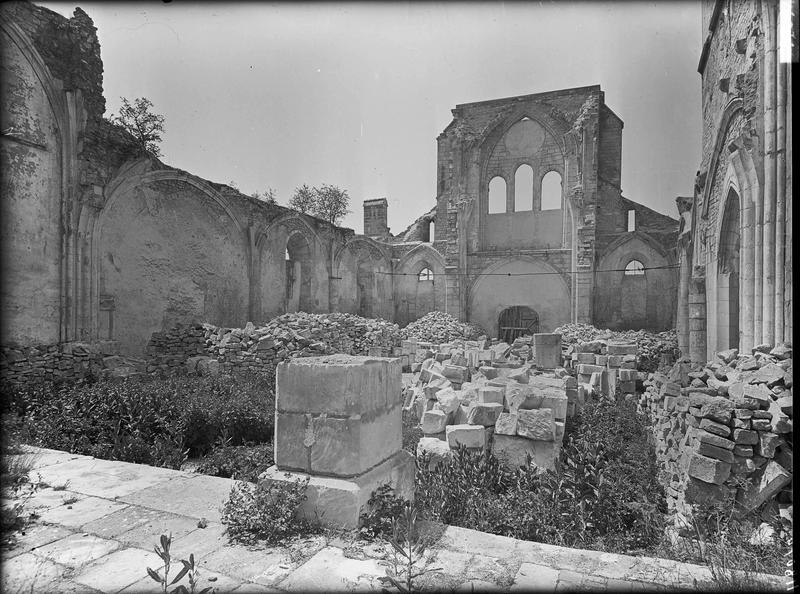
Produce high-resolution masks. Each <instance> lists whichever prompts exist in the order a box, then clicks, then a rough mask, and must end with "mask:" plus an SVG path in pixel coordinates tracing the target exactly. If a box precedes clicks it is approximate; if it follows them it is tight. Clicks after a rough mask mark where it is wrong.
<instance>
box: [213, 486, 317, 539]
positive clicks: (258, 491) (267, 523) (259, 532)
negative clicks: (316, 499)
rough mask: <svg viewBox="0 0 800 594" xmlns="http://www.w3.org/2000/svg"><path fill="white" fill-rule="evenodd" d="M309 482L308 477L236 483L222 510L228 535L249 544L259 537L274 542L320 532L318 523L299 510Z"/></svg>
mask: <svg viewBox="0 0 800 594" xmlns="http://www.w3.org/2000/svg"><path fill="white" fill-rule="evenodd" d="M289 476H290V475H287V478H288V477H289ZM308 482H309V479H308V478H306V479H305V480H300V479H295V480H294V481H286V482H274V481H273V482H266V481H265V482H261V483H259V484H257V485H250V484H247V483H243V484H240V485H234V487H233V488H232V489H231V493H230V497H229V498H228V501H226V502H225V505H224V506H223V509H222V523H223V524H225V525H226V526H227V532H228V536H229V537H230V538H231V540H234V541H236V542H240V543H245V544H253V543H254V542H256V541H259V540H261V541H264V542H266V543H268V544H271V543H276V542H278V541H280V540H281V539H283V538H288V537H291V536H296V535H307V534H311V533H313V532H316V531H317V530H318V529H319V526H318V524H316V523H314V522H310V521H308V520H307V519H305V518H303V517H302V515H300V513H299V510H300V506H301V505H302V504H303V501H305V500H306V489H307V488H308Z"/></svg>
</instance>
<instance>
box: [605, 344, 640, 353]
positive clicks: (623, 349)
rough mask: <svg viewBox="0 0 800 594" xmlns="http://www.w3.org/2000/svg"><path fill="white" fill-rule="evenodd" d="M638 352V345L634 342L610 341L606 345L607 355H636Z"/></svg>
mask: <svg viewBox="0 0 800 594" xmlns="http://www.w3.org/2000/svg"><path fill="white" fill-rule="evenodd" d="M638 352H639V347H637V346H636V345H635V344H615V343H611V344H609V345H608V346H607V353H608V354H609V355H636V354H637V353H638Z"/></svg>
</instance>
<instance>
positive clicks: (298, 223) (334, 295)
mask: <svg viewBox="0 0 800 594" xmlns="http://www.w3.org/2000/svg"><path fill="white" fill-rule="evenodd" d="M2 48H3V60H2V68H3V75H4V78H3V80H4V84H3V87H2V92H3V103H2V113H0V116H1V119H2V145H0V150H1V152H0V159H2V161H1V162H0V163H1V164H2V170H3V187H2V191H3V195H4V197H5V199H4V200H3V204H2V213H1V214H2V225H3V229H2V230H3V239H2V242H3V243H2V253H3V260H2V274H3V279H4V283H3V291H4V293H3V296H2V297H3V298H2V307H3V310H2V322H3V324H2V329H3V330H2V332H3V333H2V336H0V345H3V346H4V347H8V348H9V349H13V350H14V352H15V354H13V355H11V358H12V359H13V361H10V360H6V359H4V360H3V361H2V364H3V365H4V366H6V367H8V366H9V365H14V366H15V369H17V370H21V369H23V368H26V369H27V368H30V369H33V368H35V366H36V365H38V364H40V360H39V358H38V355H36V354H34V356H33V358H29V357H26V356H24V352H27V351H24V352H23V350H20V349H30V348H35V349H38V350H39V351H41V352H43V353H50V352H61V349H62V347H61V345H64V344H68V343H72V342H76V341H77V342H80V343H96V342H97V341H100V340H105V341H108V340H110V341H115V342H117V343H118V345H119V350H120V352H121V353H122V354H123V355H129V356H130V355H133V356H141V355H142V354H143V352H144V348H145V345H146V344H147V342H148V340H149V339H150V336H151V334H152V333H153V332H156V331H164V330H167V329H169V328H171V327H173V326H174V325H175V324H179V323H180V324H186V325H188V324H192V323H199V322H208V323H212V324H216V325H221V326H229V327H236V326H239V327H243V326H245V324H246V322H248V321H252V322H254V323H257V324H260V323H263V322H266V321H267V320H269V319H271V318H272V317H274V316H276V315H278V314H281V313H284V312H286V311H293V310H298V309H303V310H305V311H309V312H327V311H336V310H342V311H347V312H353V313H356V312H358V311H360V310H361V309H362V308H363V304H364V303H374V304H376V305H375V307H373V308H372V309H371V311H370V312H369V314H370V315H375V316H383V317H389V318H391V317H392V314H393V311H392V309H393V308H392V302H391V296H392V277H391V275H386V274H383V275H379V274H375V272H376V271H383V272H385V271H388V270H391V262H390V254H389V252H388V251H387V250H386V248H385V247H382V246H380V245H379V244H377V243H376V242H374V241H373V240H371V239H368V238H364V237H359V236H356V235H355V234H354V233H353V232H352V231H351V230H349V229H342V228H338V227H335V226H332V225H330V224H328V223H326V222H324V221H321V220H319V219H316V218H314V217H310V216H306V215H301V214H299V213H297V212H295V211H292V210H290V209H287V208H283V207H280V206H277V205H271V204H266V203H263V202H260V201H258V200H255V199H252V198H250V197H248V196H244V195H242V194H240V193H239V192H238V191H236V190H234V189H233V188H230V187H228V186H224V185H222V184H215V183H213V182H209V181H207V180H203V179H202V178H199V177H197V176H194V175H192V174H190V173H187V172H184V171H181V170H178V169H175V168H173V167H169V166H168V165H165V164H164V163H162V162H160V161H159V160H157V159H154V158H151V157H150V156H148V155H147V154H145V153H143V152H142V150H141V149H140V148H139V147H138V146H137V145H136V143H135V142H134V140H133V138H132V137H131V136H130V135H128V134H127V133H126V132H125V131H124V130H122V129H121V128H119V127H117V126H114V125H112V124H110V123H109V122H108V121H107V120H105V119H104V118H103V112H104V110H105V101H104V99H103V95H102V80H103V79H102V72H103V67H102V61H101V59H100V46H99V43H98V41H97V35H96V29H95V28H94V25H93V23H92V21H91V19H90V18H89V17H88V16H87V15H86V14H85V13H84V12H83V11H81V10H80V9H76V11H75V16H74V17H72V18H71V19H66V18H64V17H62V16H60V15H58V14H56V13H53V12H51V11H49V10H46V9H44V8H41V7H38V6H35V5H33V4H30V3H23V2H15V3H5V4H3V6H2ZM287 251H288V252H289V260H288V261H287V259H286V254H287ZM8 352H10V351H8ZM26 362H28V363H26ZM64 365H66V364H65V363H64ZM48 366H49V368H52V371H53V372H54V373H55V374H56V375H58V373H59V370H60V368H61V366H62V363H58V364H56V365H55V366H52V365H50V363H48Z"/></svg>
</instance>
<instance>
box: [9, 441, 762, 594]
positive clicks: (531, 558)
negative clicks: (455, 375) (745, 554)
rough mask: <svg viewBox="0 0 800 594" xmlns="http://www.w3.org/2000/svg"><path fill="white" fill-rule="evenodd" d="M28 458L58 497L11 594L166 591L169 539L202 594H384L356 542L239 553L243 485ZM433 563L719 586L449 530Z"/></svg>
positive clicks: (366, 548)
mask: <svg viewBox="0 0 800 594" xmlns="http://www.w3.org/2000/svg"><path fill="white" fill-rule="evenodd" d="M28 449H29V450H30V451H31V452H32V453H33V455H34V456H35V459H36V464H35V468H34V470H33V471H32V472H31V477H32V479H34V480H41V481H43V482H44V483H46V484H47V485H49V486H48V487H45V488H41V489H40V490H39V491H38V492H36V493H35V494H34V495H33V496H32V498H31V499H30V500H29V501H28V503H27V504H26V506H27V507H26V509H28V510H32V509H36V510H37V512H38V514H39V518H38V519H37V520H35V523H34V524H33V525H32V526H29V527H28V529H26V531H25V533H24V535H20V536H19V537H18V539H17V542H16V544H15V546H14V548H13V549H11V550H8V551H4V552H3V576H2V591H3V592H11V593H15V592H109V593H110V592H125V593H130V592H156V591H159V590H158V585H157V584H156V583H155V582H154V581H152V580H151V578H149V577H148V576H147V573H146V568H147V567H148V566H149V567H152V568H154V569H156V568H158V567H159V563H160V559H159V558H158V557H157V556H156V554H155V553H154V552H153V546H154V545H155V544H157V543H158V539H159V537H160V535H161V534H165V533H171V534H172V536H173V544H172V553H173V556H174V557H175V558H188V556H189V554H190V553H194V555H195V558H196V559H197V562H198V565H199V567H200V570H201V573H200V584H201V587H205V586H209V585H210V586H213V587H214V588H215V589H216V591H217V592H279V591H298V590H299V591H311V590H317V591H344V590H354V589H356V590H380V589H381V582H379V581H378V578H379V577H380V576H383V575H385V570H386V567H388V561H387V559H388V558H389V556H390V553H389V547H388V545H383V544H380V543H366V542H364V541H358V540H355V537H354V536H349V537H348V534H350V535H352V534H353V533H343V534H344V535H342V534H340V535H338V536H335V535H333V533H328V534H327V535H316V536H312V537H307V538H296V539H292V540H291V541H289V542H287V543H285V545H284V546H280V547H261V548H257V547H245V546H241V545H232V544H229V543H228V539H227V537H226V536H225V535H224V528H225V527H224V526H223V525H222V524H221V523H220V508H221V506H222V504H223V502H224V501H225V500H226V499H227V496H228V494H229V492H230V490H231V487H232V485H233V484H234V483H235V482H236V481H233V480H229V479H222V478H217V477H210V476H205V475H201V474H193V473H189V472H183V471H176V470H168V469H163V468H153V467H150V466H144V465H140V464H129V463H125V462H112V461H107V460H99V459H96V458H92V457H89V456H79V455H74V454H68V453H65V452H59V451H55V450H45V449H36V448H28ZM5 503H7V502H5ZM201 520H203V521H201ZM200 525H204V526H205V527H202V528H201V527H200ZM429 552H430V553H435V555H436V558H435V562H434V564H433V566H436V567H441V568H442V569H443V571H440V572H434V573H430V574H427V575H425V576H424V577H423V578H420V579H419V580H418V582H419V583H420V584H421V585H422V586H423V587H424V588H425V589H431V590H437V591H442V590H452V589H457V590H459V591H471V590H472V589H474V591H486V590H496V591H531V590H539V591H554V590H556V589H558V590H562V589H567V590H573V589H589V590H597V589H608V590H628V591H635V590H673V589H680V588H686V589H690V588H694V587H695V581H694V580H695V579H697V580H698V582H700V583H702V582H708V581H710V579H711V575H710V572H709V571H708V570H707V569H706V568H703V567H700V566H697V565H688V564H683V563H677V562H674V561H667V560H663V559H652V558H643V557H630V556H625V555H614V554H608V553H598V552H592V551H584V550H577V549H568V548H562V547H555V546H550V545H542V544H538V543H533V542H527V541H518V540H514V539H512V538H506V537H502V536H494V535H490V534H485V533H482V532H477V531H474V530H468V529H464V528H456V527H447V528H446V529H445V530H444V532H443V534H442V536H441V538H440V539H439V540H438V541H437V542H436V544H434V545H432V546H431V547H430V548H429ZM174 573H175V571H173V574H174ZM776 579H778V578H777V577H776ZM184 582H185V579H184Z"/></svg>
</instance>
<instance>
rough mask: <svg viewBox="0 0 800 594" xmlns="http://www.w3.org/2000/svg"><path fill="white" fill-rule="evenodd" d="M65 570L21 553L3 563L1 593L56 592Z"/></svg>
mask: <svg viewBox="0 0 800 594" xmlns="http://www.w3.org/2000/svg"><path fill="white" fill-rule="evenodd" d="M66 572H67V568H66V567H64V566H63V565H58V564H57V563H54V562H53V561H50V560H49V559H44V558H42V557H37V556H36V555H34V554H32V553H23V554H21V555H17V556H16V557H14V558H12V559H8V560H4V561H3V571H2V591H3V592H20V593H21V592H25V593H26V594H38V593H40V592H41V593H47V594H49V593H50V592H58V591H60V587H61V583H62V582H63V581H65V577H64V576H65V573H66Z"/></svg>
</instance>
